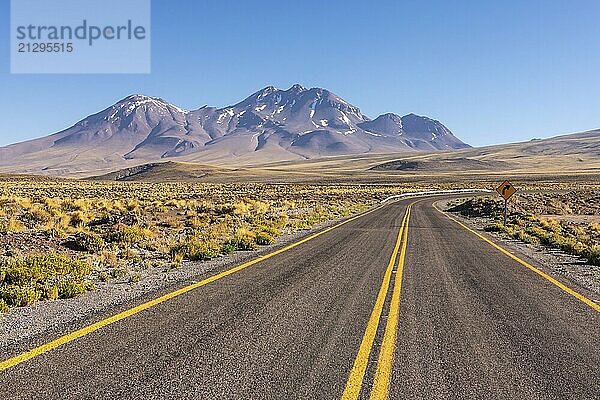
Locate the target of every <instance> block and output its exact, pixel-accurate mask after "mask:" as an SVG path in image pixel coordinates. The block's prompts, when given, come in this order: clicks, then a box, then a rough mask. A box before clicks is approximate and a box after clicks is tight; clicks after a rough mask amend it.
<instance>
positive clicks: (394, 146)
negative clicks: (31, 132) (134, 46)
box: [0, 84, 470, 175]
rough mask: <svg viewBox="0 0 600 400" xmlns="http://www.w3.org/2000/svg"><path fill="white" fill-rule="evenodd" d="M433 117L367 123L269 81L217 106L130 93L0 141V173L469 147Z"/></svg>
mask: <svg viewBox="0 0 600 400" xmlns="http://www.w3.org/2000/svg"><path fill="white" fill-rule="evenodd" d="M468 147H470V146H468V145H467V144H465V143H463V142H462V141H461V140H459V139H458V138H457V137H456V136H454V135H453V134H452V132H451V131H450V130H449V129H448V128H446V127H445V126H444V125H443V124H442V123H440V122H439V121H436V120H433V119H431V118H428V117H424V116H418V115H414V114H408V115H405V116H402V117H401V116H399V115H396V114H391V113H388V114H383V115H380V116H378V117H377V118H375V119H373V120H371V119H370V118H368V117H367V116H365V115H364V114H362V113H361V111H360V109H359V108H358V107H356V106H354V105H352V104H350V103H349V102H347V101H345V100H344V99H342V98H341V97H339V96H337V95H336V94H334V93H332V92H330V91H328V90H326V89H321V88H311V89H307V88H305V87H303V86H301V85H297V84H296V85H293V86H292V87H291V88H289V89H287V90H281V89H277V88H275V87H273V86H268V87H266V88H264V89H262V90H259V91H258V92H256V93H254V94H252V95H250V96H249V97H247V98H246V99H244V100H243V101H241V102H239V103H237V104H234V105H232V106H228V107H224V108H215V107H209V106H204V107H201V108H199V109H196V110H191V111H187V110H183V109H182V108H179V107H177V106H175V105H173V104H170V103H168V102H166V101H165V100H162V99H160V98H155V97H148V96H143V95H131V96H128V97H126V98H124V99H123V100H121V101H119V102H117V103H116V104H114V105H112V106H110V107H108V108H106V109H105V110H103V111H100V112H99V113H97V114H94V115H90V116H88V117H86V118H84V119H82V120H81V121H79V122H77V123H76V124H75V125H73V126H71V127H70V128H68V129H65V130H63V131H61V132H58V133H55V134H52V135H49V136H45V137H42V138H39V139H34V140H29V141H26V142H22V143H17V144H12V145H9V146H5V147H1V148H0V171H2V172H10V173H16V172H18V173H36V174H37V173H44V174H49V175H76V174H85V173H86V172H97V171H109V170H115V169H119V168H126V167H130V166H133V165H138V164H143V163H149V162H156V161H161V160H162V161H168V160H174V161H191V162H204V163H211V164H217V165H252V164H257V163H264V162H272V161H284V160H301V159H313V158H318V157H323V156H333V155H351V154H366V153H381V154H385V153H405V152H408V151H435V150H455V149H462V148H468Z"/></svg>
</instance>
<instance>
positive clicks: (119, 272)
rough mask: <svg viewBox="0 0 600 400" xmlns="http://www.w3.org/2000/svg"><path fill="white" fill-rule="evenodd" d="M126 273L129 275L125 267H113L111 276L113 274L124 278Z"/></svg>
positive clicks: (115, 276) (114, 276)
mask: <svg viewBox="0 0 600 400" xmlns="http://www.w3.org/2000/svg"><path fill="white" fill-rule="evenodd" d="M125 275H127V271H125V270H124V269H123V268H113V269H112V270H111V271H110V276H112V277H113V278H115V279H119V278H122V277H124V276H125Z"/></svg>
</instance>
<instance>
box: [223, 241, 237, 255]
mask: <svg viewBox="0 0 600 400" xmlns="http://www.w3.org/2000/svg"><path fill="white" fill-rule="evenodd" d="M234 251H235V245H233V244H232V243H223V245H222V246H221V253H222V254H231V253H233V252H234Z"/></svg>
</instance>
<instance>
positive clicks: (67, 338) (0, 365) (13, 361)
mask: <svg viewBox="0 0 600 400" xmlns="http://www.w3.org/2000/svg"><path fill="white" fill-rule="evenodd" d="M380 208H382V206H379V207H376V208H373V209H371V210H369V211H366V212H364V213H362V214H359V215H357V216H355V217H352V218H349V219H347V220H345V221H342V222H340V223H339V224H337V225H334V226H331V227H329V228H327V229H324V230H322V231H319V232H317V233H315V234H313V235H311V236H308V237H306V238H304V239H302V240H299V241H297V242H295V243H292V244H290V245H288V246H285V247H283V248H281V249H279V250H276V251H274V252H272V253H269V254H265V255H264V256H261V257H258V258H255V259H254V260H251V261H248V262H246V263H243V264H241V265H238V266H236V267H233V268H231V269H228V270H227V271H224V272H221V273H219V274H216V275H213V276H211V277H208V278H206V279H204V280H202V281H199V282H196V283H194V284H191V285H189V286H185V287H183V288H181V289H178V290H175V291H173V292H171V293H167V294H165V295H164V296H161V297H158V298H156V299H154V300H150V301H148V302H146V303H143V304H140V305H139V306H136V307H133V308H131V309H129V310H126V311H123V312H121V313H118V314H115V315H113V316H111V317H108V318H106V319H104V320H102V321H98V322H96V323H94V324H91V325H89V326H86V327H84V328H81V329H78V330H76V331H74V332H71V333H69V334H66V335H64V336H61V337H59V338H57V339H55V340H53V341H51V342H48V343H46V344H43V345H41V346H39V347H36V348H34V349H31V350H29V351H27V352H24V353H22V354H19V355H17V356H14V357H12V358H9V359H8V360H5V361H2V362H0V371H4V370H6V369H8V368H11V367H13V366H15V365H17V364H20V363H22V362H25V361H27V360H30V359H32V358H34V357H37V356H39V355H41V354H44V353H47V352H48V351H50V350H53V349H56V348H57V347H60V346H62V345H64V344H66V343H69V342H72V341H73V340H76V339H78V338H81V337H82V336H85V335H87V334H89V333H92V332H95V331H97V330H99V329H101V328H103V327H105V326H107V325H111V324H114V323H115V322H118V321H121V320H123V319H125V318H127V317H130V316H132V315H134V314H137V313H139V312H141V311H144V310H146V309H148V308H150V307H154V306H156V305H158V304H160V303H163V302H165V301H167V300H170V299H172V298H174V297H177V296H181V295H182V294H184V293H187V292H189V291H191V290H194V289H197V288H199V287H201V286H204V285H207V284H209V283H212V282H214V281H216V280H219V279H221V278H224V277H226V276H229V275H232V274H234V273H236V272H238V271H241V270H243V269H244V268H247V267H250V266H251V265H254V264H257V263H259V262H261V261H264V260H266V259H268V258H271V257H273V256H276V255H277V254H281V253H283V252H284V251H287V250H290V249H293V248H294V247H296V246H299V245H301V244H303V243H306V242H308V241H309V240H312V239H314V238H316V237H318V236H321V235H323V234H325V233H327V232H330V231H332V230H334V229H336V228H339V227H340V226H342V225H345V224H347V223H348V222H351V221H354V220H356V219H358V218H361V217H364V216H365V215H367V214H370V213H372V212H374V211H376V210H379V209H380Z"/></svg>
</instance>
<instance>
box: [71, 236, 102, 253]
mask: <svg viewBox="0 0 600 400" xmlns="http://www.w3.org/2000/svg"><path fill="white" fill-rule="evenodd" d="M70 247H71V248H72V249H74V250H78V251H87V252H89V253H98V252H100V251H102V249H103V248H104V239H102V238H101V237H100V236H99V235H97V234H95V233H93V232H86V231H80V232H77V233H76V234H75V236H74V237H73V240H72V241H70Z"/></svg>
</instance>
